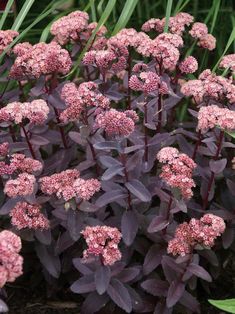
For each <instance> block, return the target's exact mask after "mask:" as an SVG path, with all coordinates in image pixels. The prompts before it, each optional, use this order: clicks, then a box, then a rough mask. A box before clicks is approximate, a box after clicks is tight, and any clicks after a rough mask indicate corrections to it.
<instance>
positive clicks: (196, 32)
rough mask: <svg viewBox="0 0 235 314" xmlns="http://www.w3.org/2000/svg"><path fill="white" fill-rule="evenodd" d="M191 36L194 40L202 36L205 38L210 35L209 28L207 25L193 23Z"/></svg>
mask: <svg viewBox="0 0 235 314" xmlns="http://www.w3.org/2000/svg"><path fill="white" fill-rule="evenodd" d="M189 34H190V35H191V36H192V37H193V38H197V39H199V38H201V37H202V36H205V35H207V34H208V28H207V26H206V24H204V23H200V22H196V23H193V26H192V29H191V30H190V31H189Z"/></svg>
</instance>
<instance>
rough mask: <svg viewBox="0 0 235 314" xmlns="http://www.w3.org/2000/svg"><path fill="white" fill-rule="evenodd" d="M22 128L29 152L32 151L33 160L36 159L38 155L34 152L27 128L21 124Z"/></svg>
mask: <svg viewBox="0 0 235 314" xmlns="http://www.w3.org/2000/svg"><path fill="white" fill-rule="evenodd" d="M21 128H22V130H23V132H24V136H25V139H26V142H27V144H28V147H29V151H30V153H31V155H32V157H33V159H36V154H35V152H34V150H33V146H32V144H31V143H30V140H29V136H28V133H27V131H26V130H25V127H24V126H23V125H22V124H21Z"/></svg>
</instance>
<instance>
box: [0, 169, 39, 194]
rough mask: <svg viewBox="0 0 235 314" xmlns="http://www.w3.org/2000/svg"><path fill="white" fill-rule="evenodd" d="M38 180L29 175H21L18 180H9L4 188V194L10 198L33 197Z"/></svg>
mask: <svg viewBox="0 0 235 314" xmlns="http://www.w3.org/2000/svg"><path fill="white" fill-rule="evenodd" d="M35 183H36V179H35V177H34V176H33V175H31V174H28V173H21V174H19V176H18V177H17V178H16V179H12V180H8V181H7V182H6V184H5V187H4V193H5V194H7V196H9V197H16V196H26V195H31V194H32V193H33V190H34V186H35Z"/></svg>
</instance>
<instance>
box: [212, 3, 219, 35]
mask: <svg viewBox="0 0 235 314" xmlns="http://www.w3.org/2000/svg"><path fill="white" fill-rule="evenodd" d="M220 5H221V0H214V1H213V8H214V10H213V11H214V12H213V19H212V23H211V28H210V32H211V33H213V30H214V28H215V23H216V20H217V17H218V13H219V10H220Z"/></svg>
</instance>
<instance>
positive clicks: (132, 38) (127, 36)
mask: <svg viewBox="0 0 235 314" xmlns="http://www.w3.org/2000/svg"><path fill="white" fill-rule="evenodd" d="M137 37H138V32H137V31H136V30H135V29H134V28H123V29H122V30H120V31H119V32H118V33H117V34H116V35H114V36H112V37H111V38H110V39H109V40H108V42H107V45H108V46H110V45H117V44H120V43H121V44H122V45H123V46H125V47H128V46H130V47H135V46H136V44H137V42H138V38H137Z"/></svg>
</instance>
